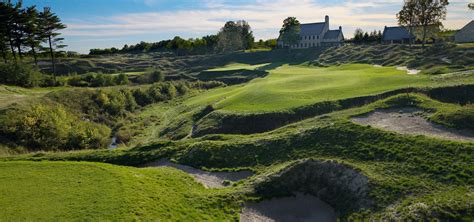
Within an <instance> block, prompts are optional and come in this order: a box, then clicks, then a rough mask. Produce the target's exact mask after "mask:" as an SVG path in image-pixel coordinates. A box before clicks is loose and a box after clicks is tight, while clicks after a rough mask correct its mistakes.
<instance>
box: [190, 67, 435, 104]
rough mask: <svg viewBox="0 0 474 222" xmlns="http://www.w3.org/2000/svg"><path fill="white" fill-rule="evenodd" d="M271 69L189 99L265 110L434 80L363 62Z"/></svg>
mask: <svg viewBox="0 0 474 222" xmlns="http://www.w3.org/2000/svg"><path fill="white" fill-rule="evenodd" d="M264 65H268V64H263V65H253V66H250V65H247V66H244V65H243V64H233V65H229V66H226V67H224V68H223V69H225V70H232V69H243V68H247V69H255V68H258V67H261V66H264ZM269 72H270V74H269V75H268V76H267V77H265V78H259V79H254V80H253V81H251V82H250V83H248V84H245V85H238V86H231V87H226V88H220V89H216V90H212V91H210V92H207V93H204V94H202V95H199V96H197V97H194V98H191V99H190V100H188V101H187V102H186V103H187V104H188V105H206V104H214V106H215V108H217V109H223V110H229V111H239V112H265V111H277V110H285V109H289V108H293V107H298V106H302V105H308V104H312V103H315V102H320V101H327V100H337V99H344V98H351V97H358V96H364V95H371V94H378V93H382V92H386V91H390V90H394V89H399V88H404V87H419V86H427V85H430V83H432V81H431V80H430V77H429V76H428V75H408V74H407V73H406V71H402V70H397V69H396V68H395V67H374V66H371V65H362V64H350V65H341V66H334V67H329V68H318V67H309V66H294V65H282V66H280V67H277V68H275V69H273V70H269Z"/></svg>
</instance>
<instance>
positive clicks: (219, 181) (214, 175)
mask: <svg viewBox="0 0 474 222" xmlns="http://www.w3.org/2000/svg"><path fill="white" fill-rule="evenodd" d="M142 167H172V168H176V169H178V170H182V171H184V172H186V173H188V174H190V175H191V176H192V177H194V179H195V180H196V181H197V182H199V183H202V184H203V185H204V186H205V187H207V188H223V187H225V186H226V185H225V184H224V182H225V181H226V180H228V181H233V182H235V181H239V180H243V179H245V178H248V177H250V176H252V175H253V173H252V172H251V171H238V172H208V171H203V170H199V169H195V168H192V167H189V166H185V165H180V164H176V163H172V162H170V161H168V160H158V161H155V162H151V163H148V164H145V165H143V166H142Z"/></svg>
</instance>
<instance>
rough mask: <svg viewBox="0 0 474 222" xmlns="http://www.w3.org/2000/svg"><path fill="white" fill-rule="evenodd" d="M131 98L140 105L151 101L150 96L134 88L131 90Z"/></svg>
mask: <svg viewBox="0 0 474 222" xmlns="http://www.w3.org/2000/svg"><path fill="white" fill-rule="evenodd" d="M132 95H133V98H135V102H136V103H137V104H138V105H140V106H146V105H148V104H151V103H152V102H153V99H152V98H151V96H150V95H149V94H148V93H147V92H145V91H143V90H142V89H134V90H133V91H132Z"/></svg>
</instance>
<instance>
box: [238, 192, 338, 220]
mask: <svg viewBox="0 0 474 222" xmlns="http://www.w3.org/2000/svg"><path fill="white" fill-rule="evenodd" d="M336 218H337V217H336V213H335V211H334V209H333V208H332V207H331V206H329V205H328V204H327V203H325V202H323V201H321V200H320V199H318V198H316V197H314V196H311V195H304V194H302V193H297V194H296V195H295V196H293V197H283V198H274V199H271V200H264V201H261V202H258V203H253V202H252V203H246V204H245V207H244V209H243V210H242V213H241V214H240V221H242V222H251V221H252V222H253V221H320V222H326V221H328V222H332V221H336Z"/></svg>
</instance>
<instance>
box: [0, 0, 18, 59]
mask: <svg viewBox="0 0 474 222" xmlns="http://www.w3.org/2000/svg"><path fill="white" fill-rule="evenodd" d="M18 9H19V7H18V5H15V6H14V5H13V4H12V3H11V2H10V1H3V2H0V18H1V19H0V25H1V26H2V28H1V29H2V30H4V34H3V35H4V38H5V40H6V41H7V42H8V45H9V46H10V50H11V53H12V55H13V58H14V59H15V60H16V53H15V49H14V48H15V43H14V40H13V31H14V19H15V16H14V15H15V14H16V11H17V10H18ZM5 45H7V43H5Z"/></svg>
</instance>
